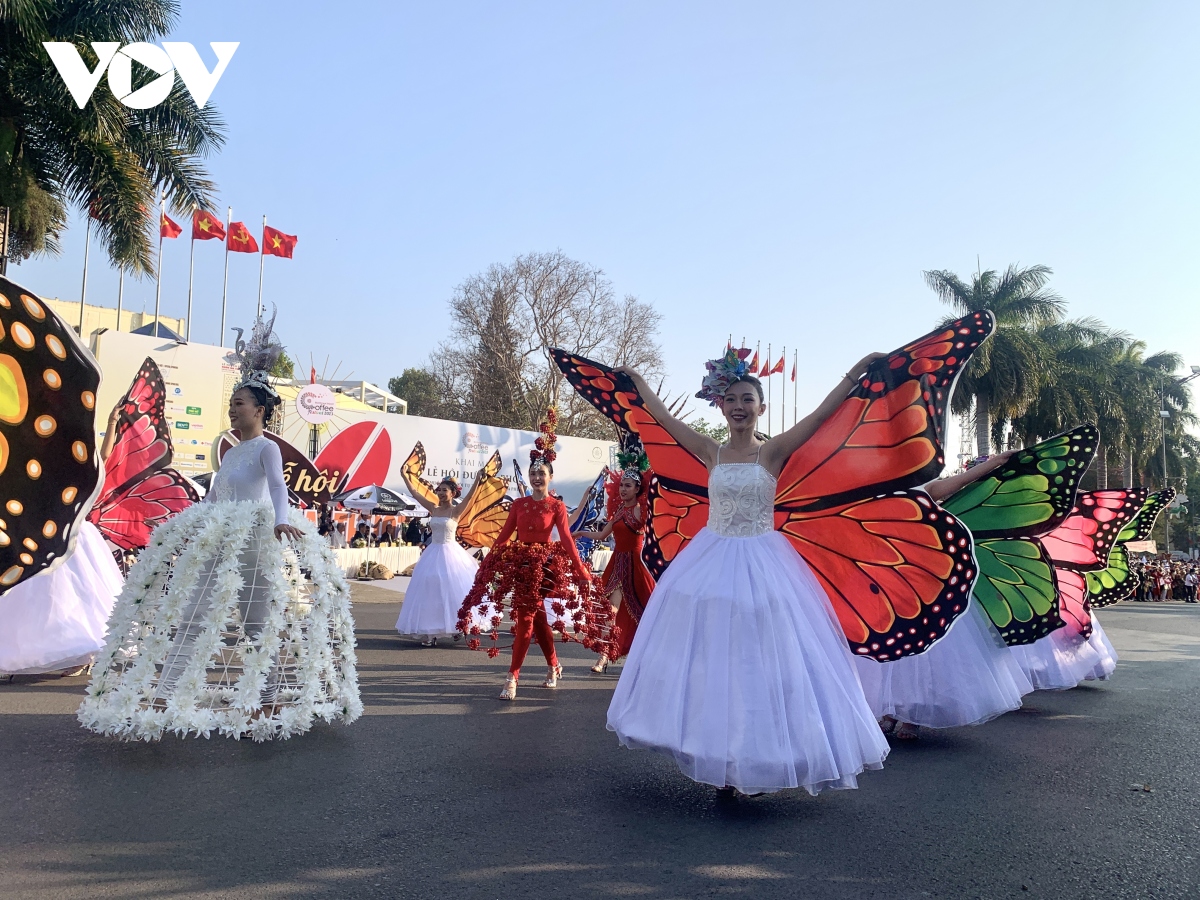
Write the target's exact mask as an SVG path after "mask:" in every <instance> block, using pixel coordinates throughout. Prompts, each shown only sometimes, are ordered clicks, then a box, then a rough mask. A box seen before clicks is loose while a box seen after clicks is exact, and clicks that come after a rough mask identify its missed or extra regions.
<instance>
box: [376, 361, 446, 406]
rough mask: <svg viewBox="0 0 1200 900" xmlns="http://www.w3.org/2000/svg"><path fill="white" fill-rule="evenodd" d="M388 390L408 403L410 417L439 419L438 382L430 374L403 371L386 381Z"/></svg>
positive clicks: (422, 371)
mask: <svg viewBox="0 0 1200 900" xmlns="http://www.w3.org/2000/svg"><path fill="white" fill-rule="evenodd" d="M388 390H389V391H391V392H392V393H393V394H395V395H396V396H397V397H399V398H400V399H401V400H405V401H407V402H408V414H409V415H410V416H429V417H432V418H441V415H440V413H441V401H440V399H439V398H440V391H439V388H438V380H437V377H436V376H434V375H433V374H432V373H430V372H427V371H425V370H424V369H405V370H404V372H403V373H401V374H400V375H397V376H395V377H394V378H389V379H388Z"/></svg>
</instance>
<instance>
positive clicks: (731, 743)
mask: <svg viewBox="0 0 1200 900" xmlns="http://www.w3.org/2000/svg"><path fill="white" fill-rule="evenodd" d="M775 487H776V485H775V479H774V478H773V477H771V475H770V473H769V472H767V470H766V469H764V468H762V467H761V466H760V465H758V464H757V463H738V464H731V463H724V464H722V463H720V462H719V461H718V465H717V466H716V467H715V468H714V469H713V470H712V472H711V473H710V476H709V502H710V504H711V506H710V510H709V520H708V526H707V527H706V528H704V529H702V530H701V531H700V533H699V534H697V535H696V537H695V538H693V539H692V541H691V542H690V543H689V544H688V545H687V546H686V547H685V548H684V549H683V550H682V551H681V552H680V554H679V555H678V556H677V557H676V559H675V560H674V561H673V562H672V563H671V565H670V567H669V568H668V569H667V571H666V572H665V573H664V574H663V577H662V579H661V580H660V581H659V582H658V585H657V587H656V588H655V590H654V593H653V595H652V597H651V600H650V602H649V603H648V604H647V607H646V612H645V614H644V615H643V617H642V620H641V623H640V624H639V625H638V632H637V637H636V638H635V639H634V642H633V647H632V648H631V649H630V651H629V656H628V659H627V660H626V663H625V667H624V670H623V671H622V673H621V679H620V681H619V682H618V683H617V689H616V692H615V694H614V695H613V699H612V704H611V705H610V707H609V710H608V728H609V730H610V731H614V732H616V734H617V736H618V737H619V738H620V741H621V743H622V744H623V745H624V746H626V747H629V748H632V749H648V750H655V751H658V752H661V753H664V754H667V755H669V756H671V757H672V758H673V759H674V760H675V762H676V763H677V764H678V766H679V769H680V771H682V772H683V773H684V774H685V775H687V776H688V777H689V778H692V779H693V780H695V781H699V782H703V783H706V784H711V785H715V786H717V787H735V788H738V789H739V790H741V791H743V792H745V793H759V792H767V791H778V790H781V789H784V788H796V787H802V788H804V789H806V790H807V791H808V792H809V793H811V794H816V793H817V792H818V791H821V790H822V789H825V788H854V787H857V786H858V782H857V776H858V774H859V773H860V772H862V771H863V770H864V769H878V768H881V767H882V765H883V760H884V758H885V757H886V756H887V753H888V745H887V741H886V740H885V739H884V737H883V735H882V733H881V732H880V730H879V726H878V724H877V723H876V721H875V716H874V715H873V714H872V712H871V709H870V707H869V706H868V705H867V701H866V699H865V698H864V697H863V693H862V688H861V686H860V685H859V681H858V676H857V675H856V674H855V669H854V663H853V657H852V655H851V653H850V649H849V647H848V646H847V644H846V639H845V636H844V635H843V633H842V630H841V628H840V626H839V625H838V623H837V620H836V619H835V617H834V613H833V607H832V606H831V605H830V603H829V599H828V597H826V595H825V593H824V592H823V591H822V589H821V587H820V585H819V584H818V583H817V581H816V579H815V578H814V576H813V574H812V573H811V572H810V571H809V569H808V566H807V565H806V564H805V563H804V561H803V560H802V559H801V558H800V555H799V554H798V553H797V552H796V550H795V549H794V548H793V547H792V545H791V544H790V543H788V540H787V538H785V537H784V536H783V535H781V534H779V533H778V532H776V531H775V530H774V525H773V514H774V500H775Z"/></svg>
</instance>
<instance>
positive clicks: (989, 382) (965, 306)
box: [925, 266, 1064, 453]
mask: <svg viewBox="0 0 1200 900" xmlns="http://www.w3.org/2000/svg"><path fill="white" fill-rule="evenodd" d="M1051 274H1052V273H1051V270H1050V269H1049V268H1048V267H1047V266H1030V267H1029V268H1026V269H1021V268H1017V267H1016V266H1009V267H1008V268H1007V269H1005V271H1004V273H1003V274H1002V275H1000V274H997V273H996V272H994V271H992V270H990V269H989V270H988V271H986V272H979V273H977V274H976V275H974V276H972V279H971V283H970V284H967V283H966V282H964V281H963V280H962V279H960V278H959V277H958V276H957V275H955V274H954V273H953V272H948V271H939V270H934V271H929V272H926V273H925V283H926V284H928V285H929V287H930V288H932V289H933V291H934V292H935V293H936V294H937V295H938V299H940V300H941V301H942V302H943V303H945V304H947V305H948V306H950V307H951V308H952V309H953V310H954V315H955V317H959V316H964V315H968V314H969V313H973V312H978V311H980V310H984V309H990V310H991V311H992V312H993V313H994V314H995V316H996V326H997V327H996V333H995V334H994V335H993V336H992V338H991V340H989V341H987V342H985V343H984V344H983V346H981V347H980V348H979V349H978V350H977V351H975V355H974V356H973V357H972V358H971V361H970V362H969V363H968V364H967V366H966V368H965V369H964V370H963V373H962V375H961V376H960V378H959V382H958V389H957V390H956V391H955V394H954V401H953V410H954V412H957V413H961V414H967V413H970V412H971V411H972V407H973V409H974V415H975V442H976V446H977V448H978V451H977V452H979V453H989V452H991V445H992V442H993V429H992V424H993V420H1001V421H1003V420H1006V419H1010V418H1013V417H1015V416H1018V415H1020V414H1021V413H1023V412H1024V411H1025V407H1026V406H1027V405H1028V404H1029V403H1030V402H1031V401H1032V400H1033V399H1034V397H1035V396H1036V395H1037V390H1038V387H1039V386H1040V385H1041V383H1042V379H1043V374H1044V368H1043V359H1044V354H1043V352H1042V347H1041V345H1040V343H1039V341H1038V338H1037V334H1036V329H1037V328H1038V327H1040V326H1042V325H1047V324H1050V323H1053V322H1057V321H1059V320H1060V319H1061V318H1062V315H1063V309H1064V303H1063V301H1062V299H1061V298H1060V297H1059V296H1058V295H1057V294H1055V293H1054V292H1053V291H1050V290H1049V289H1048V288H1047V287H1046V282H1047V281H1048V280H1049V278H1050V275H1051Z"/></svg>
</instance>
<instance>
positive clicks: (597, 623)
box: [458, 497, 615, 676]
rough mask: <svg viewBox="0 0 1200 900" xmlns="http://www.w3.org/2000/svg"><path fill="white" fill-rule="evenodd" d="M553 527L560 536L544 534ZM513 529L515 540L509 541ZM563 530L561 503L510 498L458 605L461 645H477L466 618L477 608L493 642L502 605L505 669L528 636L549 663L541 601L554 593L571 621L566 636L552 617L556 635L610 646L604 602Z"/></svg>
mask: <svg viewBox="0 0 1200 900" xmlns="http://www.w3.org/2000/svg"><path fill="white" fill-rule="evenodd" d="M555 527H557V528H558V533H559V534H560V535H567V536H568V538H567V540H566V541H555V540H552V539H551V536H550V535H551V531H552V530H553V529H554V528H555ZM514 532H515V534H516V540H514V541H509V538H510V537H512V536H513V534H514ZM570 533H571V532H570V529H569V527H568V526H567V507H566V504H564V503H563V502H562V500H560V499H558V498H557V497H547V498H546V499H544V500H535V499H534V498H532V497H519V498H518V499H516V500H514V501H513V504H512V508H511V509H510V510H509V513H508V519H507V520H506V521H505V522H504V527H503V528H501V529H500V534H499V535H498V536H497V537H496V543H495V544H494V545H493V547H492V550H491V552H490V553H488V555H487V556H486V557H485V558H484V560H483V563H482V564H481V565H480V567H479V573H478V574H477V575H476V576H475V584H474V586H473V587H472V588H471V592H470V593H469V594H467V597H466V599H465V600H464V601H463V605H462V608H461V609H460V610H459V614H458V628H459V630H460V631H462V632H463V633H464V634H467V635H470V636H471V638H472V639H471V640H470V641H469V643H468V645H469V646H470V647H471V648H472V649H479V646H480V644H479V639H478V634H479V629H478V628H477V627H472V626H471V624H470V622H471V619H472V618H473V617H474V616H476V615H482V616H483V617H484V618H487V619H489V620H490V621H491V623H492V633H491V634H492V642H493V645H494V644H495V642H496V630H497V628H498V627H499V625H500V623H501V621H502V618H503V613H504V608H505V605H506V604H507V606H508V608H509V610H510V615H511V617H512V619H513V637H514V641H513V655H512V665H511V666H510V667H509V671H510V672H511V673H512V674H513V675H514V676H516V675H517V674H518V673H519V672H520V670H521V664H522V663H523V662H524V661H525V654H526V653H527V652H528V651H529V643H530V640H531V639H532V638H534V637H536V638H537V642H538V646H539V647H541V648H542V653H543V654H544V655H545V657H546V662H547V663H548V664H549V665H551V666H556V665H558V654H556V653H555V652H554V631H553V629H552V628H551V627H550V623H549V621H548V619H547V617H546V608H545V605H544V604H543V602H542V601H543V600H544V599H546V598H548V597H549V598H555V600H556V603H555V607H554V610H555V612H556V613H557V614H559V615H560V616H563V617H569V618H570V620H571V622H572V624H573V632H574V633H573V634H571V635H568V634H567V633H566V631H565V629H563V627H562V626H561V625H560V624H558V623H556V627H557V628H558V629H559V630H560V633H561V634H562V635H563V637H564V639H566V638H574V639H575V640H578V641H580V642H581V643H582V644H583V645H584V646H585V647H588V648H589V649H592V650H595V651H596V652H597V653H603V652H605V651H606V650H608V649H615V648H612V646H611V642H610V641H609V640H608V639H607V637H606V635H608V634H609V633H610V631H611V623H610V619H611V612H610V610H609V607H608V604H607V603H606V602H604V601H603V600H602V599H601V598H600V597H599V596H598V592H597V591H596V590H595V588H593V586H592V583H591V578H590V577H589V576H588V572H587V569H586V568H585V567H584V565H583V560H581V559H580V558H579V551H578V550H576V549H575V542H574V541H572V540H571V539H570V537H569V535H570ZM498 653H499V649H498V648H497V647H495V646H493V647H492V648H491V649H489V650H488V654H489V655H490V656H496V655H498Z"/></svg>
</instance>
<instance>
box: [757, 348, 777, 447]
mask: <svg viewBox="0 0 1200 900" xmlns="http://www.w3.org/2000/svg"><path fill="white" fill-rule="evenodd" d="M759 371H760V372H761V371H762V370H761V369H760V370H759ZM774 411H775V410H774V409H772V408H771V344H770V343H768V344H767V435H768V436H769V435H770V434H771V414H772V413H773V412H774Z"/></svg>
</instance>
